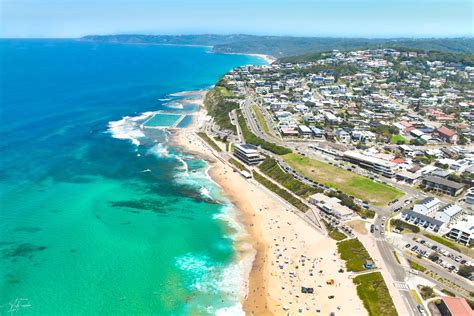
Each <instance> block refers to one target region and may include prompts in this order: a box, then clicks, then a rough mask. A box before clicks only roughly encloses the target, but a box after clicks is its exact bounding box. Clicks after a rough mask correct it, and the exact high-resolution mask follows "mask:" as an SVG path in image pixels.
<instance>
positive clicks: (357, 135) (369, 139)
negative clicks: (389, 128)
mask: <svg viewBox="0 0 474 316" xmlns="http://www.w3.org/2000/svg"><path fill="white" fill-rule="evenodd" d="M351 136H352V139H353V140H355V141H358V142H362V143H373V142H375V140H376V137H375V134H374V133H372V132H370V131H353V132H352V133H351Z"/></svg>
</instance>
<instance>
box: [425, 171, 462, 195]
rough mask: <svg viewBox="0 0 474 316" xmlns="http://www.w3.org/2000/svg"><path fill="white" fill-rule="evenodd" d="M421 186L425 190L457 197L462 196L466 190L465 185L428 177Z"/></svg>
mask: <svg viewBox="0 0 474 316" xmlns="http://www.w3.org/2000/svg"><path fill="white" fill-rule="evenodd" d="M421 185H422V186H423V188H425V189H429V190H434V191H438V192H442V193H444V194H448V195H452V196H457V195H459V194H461V192H462V190H463V189H464V184H462V183H458V182H454V181H451V180H448V179H444V178H441V177H436V176H426V177H424V178H423V180H422V181H421Z"/></svg>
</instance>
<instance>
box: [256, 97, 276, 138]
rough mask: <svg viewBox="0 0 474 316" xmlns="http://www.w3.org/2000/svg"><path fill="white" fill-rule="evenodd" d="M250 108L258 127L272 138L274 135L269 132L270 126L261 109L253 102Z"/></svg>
mask: <svg viewBox="0 0 474 316" xmlns="http://www.w3.org/2000/svg"><path fill="white" fill-rule="evenodd" d="M252 110H253V112H254V113H255V118H256V119H257V123H258V126H260V128H261V129H262V130H263V132H264V133H265V134H267V135H268V136H270V137H272V138H274V137H275V136H273V135H272V133H270V127H269V126H268V123H267V120H266V119H265V115H263V113H262V111H261V110H260V109H259V108H258V106H256V105H255V104H254V105H252Z"/></svg>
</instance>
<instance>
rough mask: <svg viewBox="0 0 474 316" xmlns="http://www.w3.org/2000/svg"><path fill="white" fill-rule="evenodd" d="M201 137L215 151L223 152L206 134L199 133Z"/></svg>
mask: <svg viewBox="0 0 474 316" xmlns="http://www.w3.org/2000/svg"><path fill="white" fill-rule="evenodd" d="M197 134H198V135H199V137H201V138H202V139H203V140H204V141H205V142H206V143H208V144H209V146H211V147H212V148H213V149H214V150H216V151H221V148H220V147H219V146H218V145H217V144H216V142H215V141H213V140H212V138H210V137H209V136H208V135H207V134H206V133H203V132H200V133H197Z"/></svg>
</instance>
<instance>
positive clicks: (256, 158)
mask: <svg viewBox="0 0 474 316" xmlns="http://www.w3.org/2000/svg"><path fill="white" fill-rule="evenodd" d="M234 156H235V157H237V158H239V159H240V160H241V161H243V162H245V163H246V164H248V165H256V164H258V163H259V162H260V161H262V160H263V157H262V156H261V155H260V153H259V152H258V150H257V148H256V147H255V146H253V145H250V144H235V145H234Z"/></svg>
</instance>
